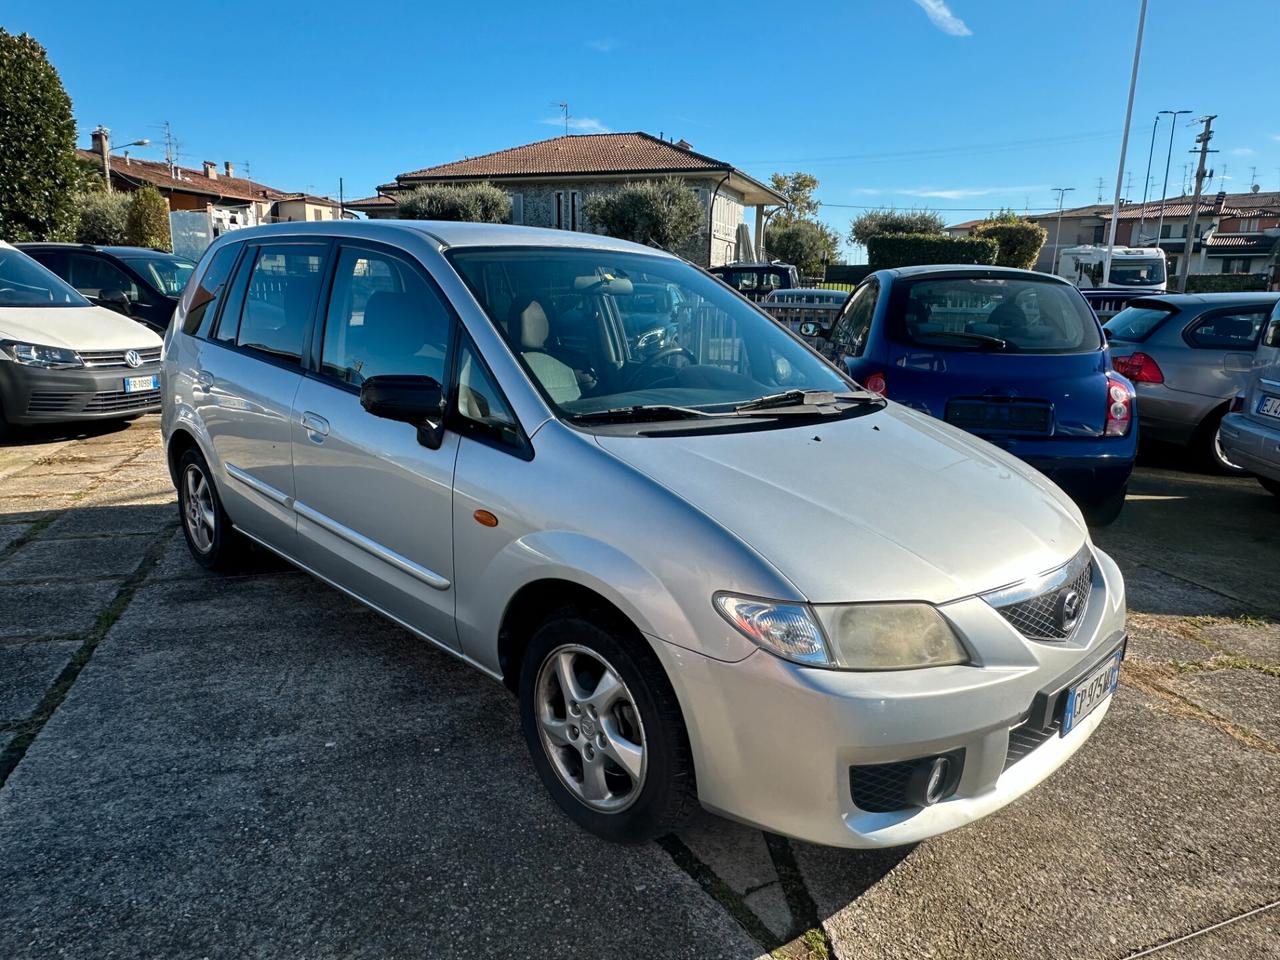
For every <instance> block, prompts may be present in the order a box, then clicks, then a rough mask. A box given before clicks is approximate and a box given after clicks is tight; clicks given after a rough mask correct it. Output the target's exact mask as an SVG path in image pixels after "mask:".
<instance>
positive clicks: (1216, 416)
mask: <svg viewBox="0 0 1280 960" xmlns="http://www.w3.org/2000/svg"><path fill="white" fill-rule="evenodd" d="M1224 416H1226V411H1225V410H1219V411H1217V412H1216V413H1211V414H1210V415H1209V416H1208V417H1206V418H1205V421H1204V423H1202V424H1201V425H1200V429H1199V430H1198V431H1197V432H1196V440H1195V444H1196V447H1197V448H1198V450H1197V452H1198V454H1199V457H1200V460H1201V461H1202V462H1203V463H1204V464H1205V466H1207V467H1208V468H1209V469H1210V470H1212V471H1213V472H1214V473H1225V474H1230V475H1233V476H1237V477H1239V476H1244V475H1245V474H1247V473H1248V472H1249V471H1248V470H1245V469H1244V468H1243V467H1238V466H1236V465H1235V464H1234V463H1232V462H1231V460H1230V459H1229V458H1228V457H1227V455H1226V453H1225V451H1223V449H1222V418H1223V417H1224Z"/></svg>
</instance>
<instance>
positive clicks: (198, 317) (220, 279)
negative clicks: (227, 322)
mask: <svg viewBox="0 0 1280 960" xmlns="http://www.w3.org/2000/svg"><path fill="white" fill-rule="evenodd" d="M239 255H240V244H238V243H232V244H228V245H227V246H225V247H223V248H222V249H221V250H219V251H218V252H217V253H215V254H214V255H213V259H212V260H210V261H209V266H207V267H206V268H205V271H204V274H203V275H202V276H201V277H200V282H199V283H198V284H196V287H195V289H194V290H193V291H192V292H191V297H190V300H189V301H188V304H187V315H186V317H184V318H183V321H182V332H183V333H187V334H194V333H196V332H198V331H200V330H202V329H204V318H205V316H206V315H208V316H210V317H212V316H213V314H215V313H216V312H217V307H218V301H220V300H221V299H222V295H223V293H224V292H226V288H227V281H228V280H229V279H231V270H232V268H233V267H235V265H236V258H237V257H238V256H239Z"/></svg>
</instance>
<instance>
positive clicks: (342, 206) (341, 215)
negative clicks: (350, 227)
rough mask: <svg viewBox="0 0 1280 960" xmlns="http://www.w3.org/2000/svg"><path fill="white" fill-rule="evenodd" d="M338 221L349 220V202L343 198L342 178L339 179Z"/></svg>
mask: <svg viewBox="0 0 1280 960" xmlns="http://www.w3.org/2000/svg"><path fill="white" fill-rule="evenodd" d="M338 219H339V220H345V219H347V202H346V197H345V196H343V190H342V178H341V177H339V178H338Z"/></svg>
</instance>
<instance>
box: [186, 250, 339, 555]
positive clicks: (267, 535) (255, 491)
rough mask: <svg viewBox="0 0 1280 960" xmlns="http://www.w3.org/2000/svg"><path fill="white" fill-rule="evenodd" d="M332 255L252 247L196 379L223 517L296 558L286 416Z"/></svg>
mask: <svg viewBox="0 0 1280 960" xmlns="http://www.w3.org/2000/svg"><path fill="white" fill-rule="evenodd" d="M329 246H330V245H329V242H328V241H321V242H317V241H316V240H314V239H307V240H298V241H296V242H294V241H288V240H280V241H272V242H266V241H263V242H254V243H250V244H248V245H247V249H246V250H245V253H244V256H243V257H242V258H241V260H240V266H239V269H238V271H237V273H236V276H235V279H234V281H233V282H232V285H231V287H230V292H229V294H228V295H227V296H226V298H225V302H224V303H223V304H222V311H221V313H220V314H219V316H218V318H217V322H216V326H215V327H214V329H213V330H212V333H211V335H210V336H209V337H208V339H206V340H203V341H201V342H200V344H199V347H198V349H197V352H196V356H195V358H194V362H193V364H192V372H191V376H192V386H191V391H192V397H193V406H194V407H195V410H196V415H197V416H198V417H199V418H200V420H201V422H202V423H203V426H204V428H205V430H206V432H207V433H208V436H209V439H210V441H211V442H212V444H213V448H214V452H215V454H216V456H217V460H218V463H219V464H220V469H221V472H222V476H221V477H219V478H218V479H219V481H220V483H219V492H220V493H221V494H222V498H223V503H224V506H225V507H226V510H227V513H228V514H229V515H230V517H231V520H232V522H233V523H235V525H236V526H237V527H239V528H240V529H241V530H243V531H244V532H246V533H248V534H250V535H251V536H253V537H256V538H257V539H259V540H262V541H264V542H266V543H267V544H268V545H270V546H272V547H274V548H275V549H277V550H280V551H282V552H284V553H287V554H289V555H291V556H292V555H293V554H294V553H295V550H296V547H297V544H296V528H297V524H296V521H295V515H294V510H293V498H294V479H293V450H292V430H291V428H290V416H291V414H292V411H293V398H294V395H295V394H296V393H297V392H298V386H299V384H300V383H301V382H302V356H303V351H304V348H305V346H306V344H307V342H308V339H309V336H310V330H311V324H312V320H313V316H314V313H315V307H316V302H317V300H318V297H319V290H320V285H321V281H322V279H323V277H324V270H325V266H326V264H327V260H328V253H329ZM215 469H218V467H215Z"/></svg>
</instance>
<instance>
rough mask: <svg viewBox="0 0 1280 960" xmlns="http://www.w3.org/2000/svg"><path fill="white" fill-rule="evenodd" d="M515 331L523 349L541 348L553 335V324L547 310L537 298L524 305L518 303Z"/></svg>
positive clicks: (515, 310) (515, 311)
mask: <svg viewBox="0 0 1280 960" xmlns="http://www.w3.org/2000/svg"><path fill="white" fill-rule="evenodd" d="M513 312H514V313H515V317H514V321H515V322H514V323H513V324H512V327H513V332H514V333H515V334H517V335H518V336H519V338H520V349H521V350H541V349H542V348H543V347H544V346H546V343H547V337H548V336H550V335H551V324H550V323H549V322H548V321H547V312H546V311H545V310H544V309H542V304H540V303H539V302H538V301H537V300H529V301H528V302H526V303H525V304H524V305H523V306H520V305H518V304H517V306H516V308H515V309H514V311H513Z"/></svg>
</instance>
